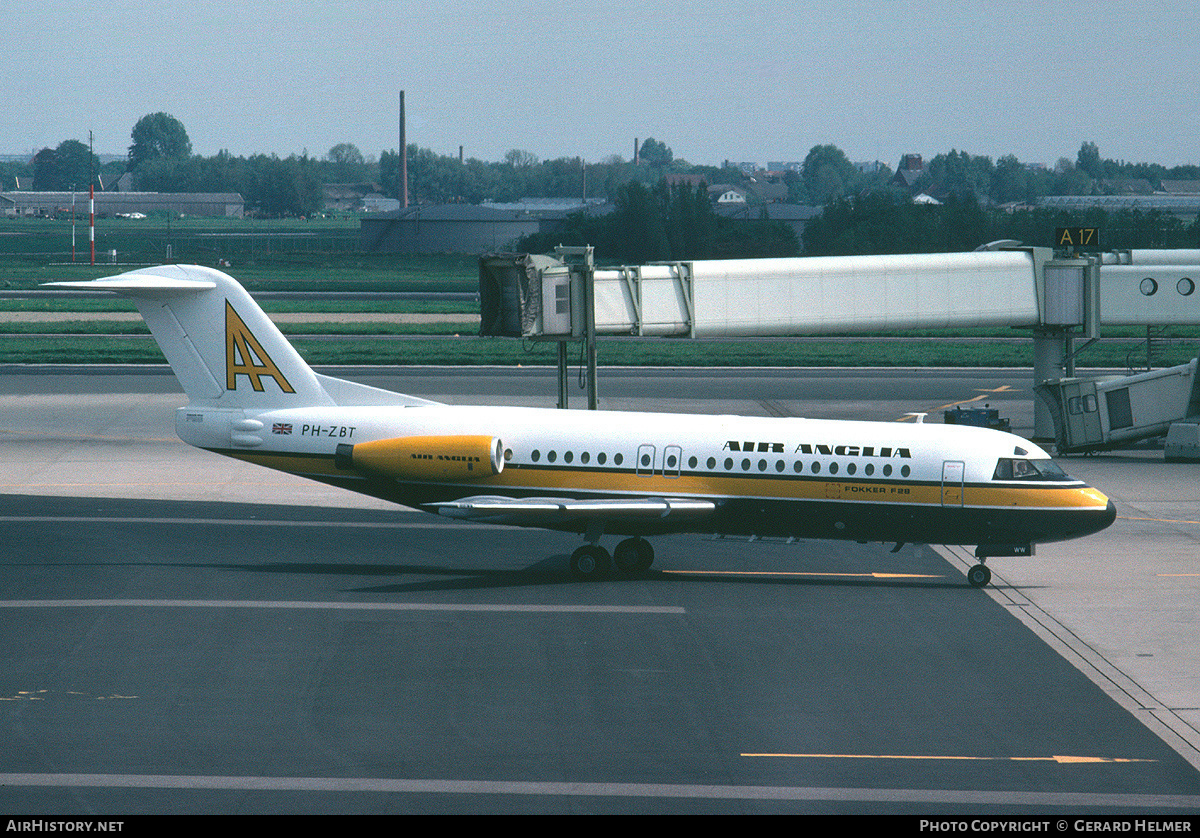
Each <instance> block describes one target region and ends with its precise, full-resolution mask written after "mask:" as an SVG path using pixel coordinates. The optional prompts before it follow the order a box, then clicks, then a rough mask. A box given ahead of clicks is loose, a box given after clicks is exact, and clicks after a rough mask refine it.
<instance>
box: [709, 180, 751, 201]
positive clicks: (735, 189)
mask: <svg viewBox="0 0 1200 838" xmlns="http://www.w3.org/2000/svg"><path fill="white" fill-rule="evenodd" d="M748 194H749V193H748V192H747V191H746V190H745V189H743V188H742V187H740V186H734V185H732V184H729V183H718V184H716V185H714V186H710V187H708V198H709V200H710V201H712V202H713V203H714V204H718V205H720V204H744V203H746V196H747V195H748Z"/></svg>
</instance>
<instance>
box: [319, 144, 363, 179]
mask: <svg viewBox="0 0 1200 838" xmlns="http://www.w3.org/2000/svg"><path fill="white" fill-rule="evenodd" d="M325 159H326V160H328V161H329V163H330V164H331V169H332V171H331V172H330V176H331V177H332V178H333V181H334V182H335V183H354V182H357V181H360V180H364V179H365V177H366V169H367V161H366V160H365V159H364V158H363V155H362V152H361V151H359V150H358V146H356V145H354V143H338V144H337V145H335V146H334V147H333V148H331V149H329V153H328V154H326V155H325Z"/></svg>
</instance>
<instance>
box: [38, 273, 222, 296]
mask: <svg viewBox="0 0 1200 838" xmlns="http://www.w3.org/2000/svg"><path fill="white" fill-rule="evenodd" d="M43 285H44V286H46V287H48V288H73V289H75V290H77V291H111V292H113V293H115V294H121V295H123V296H128V297H148V298H151V299H155V298H159V297H164V296H174V295H177V294H196V293H199V292H201V291H211V290H213V289H214V288H216V287H217V284H216V283H215V282H208V281H207V280H202V279H178V278H174V277H166V276H153V275H146V274H140V275H130V274H121V275H120V276H108V277H104V278H102V279H93V280H88V281H86V282H46V283H43Z"/></svg>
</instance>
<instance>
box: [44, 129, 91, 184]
mask: <svg viewBox="0 0 1200 838" xmlns="http://www.w3.org/2000/svg"><path fill="white" fill-rule="evenodd" d="M99 171H100V163H99V160H97V159H96V156H95V155H94V154H92V152H91V151H90V150H89V149H88V147H87V146H85V145H84V144H83V143H81V142H79V140H63V141H62V142H61V143H59V144H58V148H53V149H51V148H43V149H42V150H41V151H39V152H38V153H37V154H36V155H34V158H33V188H34V189H35V190H38V191H40V192H47V191H49V192H59V191H66V190H68V189H79V190H86V189H87V188H88V186H89V184H91V183H92V182H93V178H94V177H95V176H96V173H97V172H99Z"/></svg>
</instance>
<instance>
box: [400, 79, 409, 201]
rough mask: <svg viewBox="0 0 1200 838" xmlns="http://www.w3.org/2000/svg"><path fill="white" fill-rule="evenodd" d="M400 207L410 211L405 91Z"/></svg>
mask: <svg viewBox="0 0 1200 838" xmlns="http://www.w3.org/2000/svg"><path fill="white" fill-rule="evenodd" d="M400 206H401V208H403V209H408V140H407V138H406V137H405V127H404V91H403V90H401V91H400Z"/></svg>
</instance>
